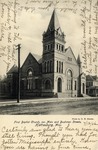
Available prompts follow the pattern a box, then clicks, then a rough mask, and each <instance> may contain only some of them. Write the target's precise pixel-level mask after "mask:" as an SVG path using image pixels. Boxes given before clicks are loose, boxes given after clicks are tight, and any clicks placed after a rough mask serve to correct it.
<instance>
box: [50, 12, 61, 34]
mask: <svg viewBox="0 0 98 150" xmlns="http://www.w3.org/2000/svg"><path fill="white" fill-rule="evenodd" d="M51 31H60V32H61V33H62V30H61V27H60V24H59V20H58V17H57V14H56V10H55V9H54V11H53V13H52V16H51V19H50V22H49V25H48V28H47V32H51Z"/></svg>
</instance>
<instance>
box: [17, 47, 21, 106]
mask: <svg viewBox="0 0 98 150" xmlns="http://www.w3.org/2000/svg"><path fill="white" fill-rule="evenodd" d="M20 48H21V47H20V44H18V45H17V50H18V92H17V103H19V100H20Z"/></svg>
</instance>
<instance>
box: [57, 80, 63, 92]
mask: <svg viewBox="0 0 98 150" xmlns="http://www.w3.org/2000/svg"><path fill="white" fill-rule="evenodd" d="M57 88H58V89H57V91H58V92H62V79H61V78H58V82H57Z"/></svg>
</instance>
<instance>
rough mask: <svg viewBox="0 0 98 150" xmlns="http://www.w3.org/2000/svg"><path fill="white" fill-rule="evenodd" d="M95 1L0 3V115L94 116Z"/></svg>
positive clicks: (97, 69) (97, 93)
mask: <svg viewBox="0 0 98 150" xmlns="http://www.w3.org/2000/svg"><path fill="white" fill-rule="evenodd" d="M97 106H98V1H97V0H94V1H92V0H80V1H77V0H60V1H59V0H54V1H53V0H23V1H21V0H0V114H1V115H97V114H98V107H97Z"/></svg>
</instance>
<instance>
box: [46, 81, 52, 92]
mask: <svg viewBox="0 0 98 150" xmlns="http://www.w3.org/2000/svg"><path fill="white" fill-rule="evenodd" d="M45 89H46V90H48V89H51V81H50V80H46V81H45Z"/></svg>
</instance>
